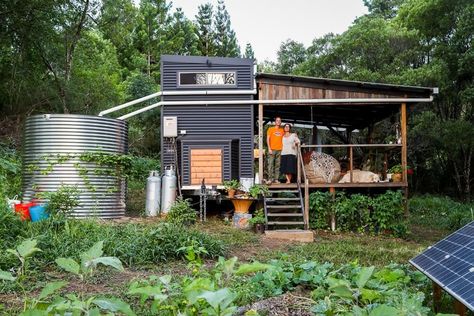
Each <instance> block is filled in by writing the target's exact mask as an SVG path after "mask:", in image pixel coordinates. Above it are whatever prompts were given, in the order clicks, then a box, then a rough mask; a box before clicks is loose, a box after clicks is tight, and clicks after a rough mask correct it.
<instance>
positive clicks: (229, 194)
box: [227, 189, 235, 199]
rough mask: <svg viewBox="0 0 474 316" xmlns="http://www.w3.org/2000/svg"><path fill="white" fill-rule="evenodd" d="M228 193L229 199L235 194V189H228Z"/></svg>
mask: <svg viewBox="0 0 474 316" xmlns="http://www.w3.org/2000/svg"><path fill="white" fill-rule="evenodd" d="M227 195H228V196H229V199H233V198H234V196H235V190H234V189H229V190H227Z"/></svg>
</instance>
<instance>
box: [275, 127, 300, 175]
mask: <svg viewBox="0 0 474 316" xmlns="http://www.w3.org/2000/svg"><path fill="white" fill-rule="evenodd" d="M283 130H284V131H285V134H283V148H282V150H281V165H280V172H281V173H283V174H285V176H286V183H291V180H292V178H293V175H294V174H296V155H297V147H296V145H297V144H299V143H300V140H299V139H298V136H296V133H291V132H290V130H291V125H290V124H285V126H283Z"/></svg>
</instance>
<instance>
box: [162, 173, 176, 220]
mask: <svg viewBox="0 0 474 316" xmlns="http://www.w3.org/2000/svg"><path fill="white" fill-rule="evenodd" d="M176 180H177V178H176V171H175V169H174V166H168V167H166V168H165V174H164V175H163V181H162V182H161V184H162V188H161V212H162V213H163V214H166V213H168V211H169V209H170V206H171V205H172V204H173V203H174V202H175V201H176V185H177V184H176Z"/></svg>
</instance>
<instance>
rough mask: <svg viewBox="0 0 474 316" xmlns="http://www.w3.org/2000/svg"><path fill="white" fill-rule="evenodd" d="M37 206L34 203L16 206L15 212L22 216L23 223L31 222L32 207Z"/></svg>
mask: <svg viewBox="0 0 474 316" xmlns="http://www.w3.org/2000/svg"><path fill="white" fill-rule="evenodd" d="M35 205H36V203H33V202H28V203H19V204H15V212H16V213H17V214H19V215H20V218H21V220H22V221H29V220H31V217H30V207H32V206H35Z"/></svg>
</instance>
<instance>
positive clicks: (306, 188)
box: [296, 144, 309, 229]
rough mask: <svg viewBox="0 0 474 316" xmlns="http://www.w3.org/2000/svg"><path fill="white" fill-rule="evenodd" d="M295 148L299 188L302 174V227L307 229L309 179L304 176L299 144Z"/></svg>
mask: <svg viewBox="0 0 474 316" xmlns="http://www.w3.org/2000/svg"><path fill="white" fill-rule="evenodd" d="M297 146H298V150H297V156H298V157H297V159H298V163H297V180H296V181H297V183H298V188H299V189H300V190H301V176H303V182H304V212H303V215H304V216H303V218H304V229H309V180H308V177H306V170H305V168H304V162H303V156H302V155H301V146H300V145H299V144H298V145H297Z"/></svg>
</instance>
